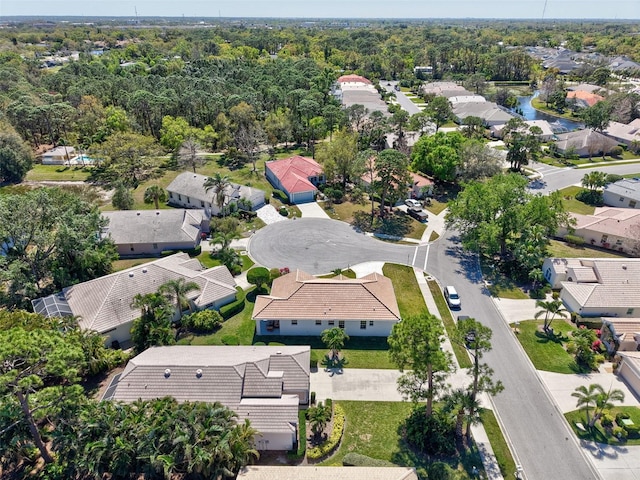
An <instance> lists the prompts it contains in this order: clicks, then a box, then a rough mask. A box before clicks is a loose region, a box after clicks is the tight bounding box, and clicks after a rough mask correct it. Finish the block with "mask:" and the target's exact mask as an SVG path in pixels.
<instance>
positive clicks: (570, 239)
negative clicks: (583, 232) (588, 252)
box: [564, 235, 584, 247]
mask: <svg viewBox="0 0 640 480" xmlns="http://www.w3.org/2000/svg"><path fill="white" fill-rule="evenodd" d="M564 241H565V242H567V243H568V244H570V245H575V246H576V247H580V246H582V245H584V238H582V237H579V236H578V235H565V236H564Z"/></svg>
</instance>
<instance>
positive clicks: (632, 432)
mask: <svg viewBox="0 0 640 480" xmlns="http://www.w3.org/2000/svg"><path fill="white" fill-rule="evenodd" d="M622 428H624V430H625V432H627V437H632V438H637V437H638V435H639V434H640V425H636V424H635V423H634V424H633V425H624V424H623V425H622Z"/></svg>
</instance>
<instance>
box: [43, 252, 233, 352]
mask: <svg viewBox="0 0 640 480" xmlns="http://www.w3.org/2000/svg"><path fill="white" fill-rule="evenodd" d="M179 278H183V279H185V280H186V281H190V282H195V283H197V284H198V285H199V286H200V289H199V290H196V291H193V292H191V293H190V301H191V302H192V303H193V305H194V306H195V307H196V308H198V309H204V308H219V307H221V306H222V305H226V304H227V303H229V302H232V301H233V300H234V299H235V297H236V283H235V280H234V279H233V276H232V275H231V273H230V272H229V270H228V269H227V267H225V266H219V267H214V268H209V269H205V268H204V267H203V266H202V264H201V263H200V262H199V261H198V259H196V258H190V257H189V255H188V254H186V253H176V254H174V255H171V256H168V257H164V258H160V259H158V260H155V261H153V262H149V263H145V264H143V265H139V266H136V267H131V268H128V269H126V270H122V271H120V272H116V273H112V274H110V275H105V276H103V277H100V278H96V279H94V280H89V281H88V282H83V283H79V284H77V285H73V286H71V287H67V288H65V289H63V290H62V292H60V293H57V294H54V295H50V296H48V297H42V298H38V299H36V300H33V301H32V302H31V303H32V305H33V309H34V311H35V312H36V313H40V314H42V315H45V316H48V317H53V316H66V315H74V316H77V317H79V324H80V327H81V328H83V329H86V330H95V331H96V332H98V333H102V334H104V335H105V336H106V337H107V341H108V342H109V341H114V340H117V341H118V342H121V343H122V342H127V341H128V340H130V338H131V333H130V330H131V325H132V324H133V321H134V320H135V319H137V318H139V317H140V310H139V309H137V308H134V307H132V306H131V304H132V302H133V297H135V296H136V295H137V294H141V295H146V294H148V293H154V292H156V291H157V290H158V288H159V287H160V286H161V285H162V284H164V283H166V282H168V281H169V280H177V279H179ZM69 312H70V313H69Z"/></svg>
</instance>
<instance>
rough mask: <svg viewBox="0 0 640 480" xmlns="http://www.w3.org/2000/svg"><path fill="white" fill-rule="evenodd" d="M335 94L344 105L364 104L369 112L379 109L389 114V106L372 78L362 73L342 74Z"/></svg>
mask: <svg viewBox="0 0 640 480" xmlns="http://www.w3.org/2000/svg"><path fill="white" fill-rule="evenodd" d="M336 85H337V88H336V89H335V90H334V95H336V97H338V98H339V99H340V102H341V103H342V105H343V106H344V107H350V106H352V105H362V106H364V107H365V108H366V109H367V110H368V111H369V112H374V111H379V112H382V113H383V114H384V115H385V116H389V108H388V107H387V104H386V103H385V102H384V101H383V100H382V98H381V97H380V93H378V90H376V87H374V86H373V83H372V82H371V80H369V79H367V78H365V77H362V76H360V75H342V76H341V77H340V78H338V80H337V82H336Z"/></svg>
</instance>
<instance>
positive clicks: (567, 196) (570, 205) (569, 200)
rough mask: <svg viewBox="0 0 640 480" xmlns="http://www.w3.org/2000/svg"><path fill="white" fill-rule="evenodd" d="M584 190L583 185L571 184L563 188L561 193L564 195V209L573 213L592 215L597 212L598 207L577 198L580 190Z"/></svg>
mask: <svg viewBox="0 0 640 480" xmlns="http://www.w3.org/2000/svg"><path fill="white" fill-rule="evenodd" d="M582 190H584V189H583V188H582V187H577V186H575V185H574V186H571V187H567V188H563V189H562V190H560V191H559V192H560V195H562V205H564V209H565V210H566V211H567V212H573V213H581V214H582V215H591V214H593V212H595V210H596V208H595V207H593V206H591V205H587V204H586V203H584V202H581V201H580V200H576V195H577V194H578V193H580V191H582Z"/></svg>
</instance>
